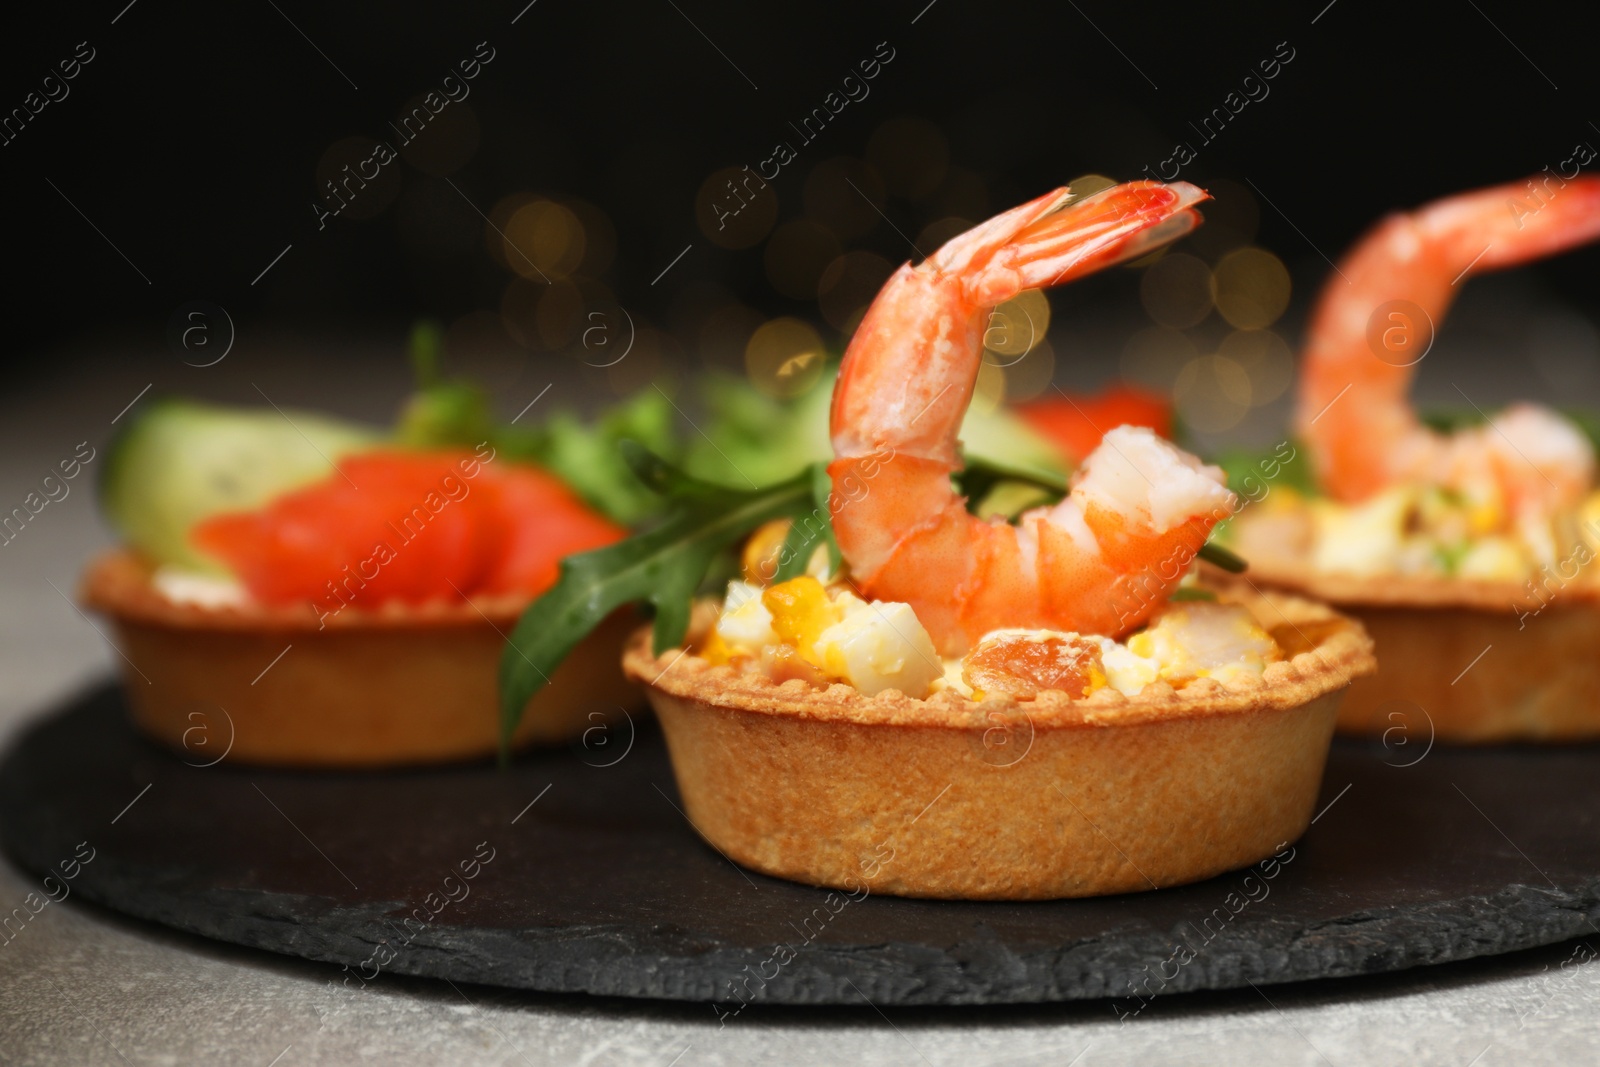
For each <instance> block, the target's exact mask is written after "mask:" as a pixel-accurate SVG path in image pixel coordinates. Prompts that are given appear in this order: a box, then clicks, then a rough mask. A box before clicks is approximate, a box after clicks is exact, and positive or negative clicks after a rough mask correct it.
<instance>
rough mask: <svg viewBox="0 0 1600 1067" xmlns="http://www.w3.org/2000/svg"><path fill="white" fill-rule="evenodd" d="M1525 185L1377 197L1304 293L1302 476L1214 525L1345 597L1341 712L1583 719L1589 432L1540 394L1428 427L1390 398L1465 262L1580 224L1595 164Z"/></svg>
mask: <svg viewBox="0 0 1600 1067" xmlns="http://www.w3.org/2000/svg"><path fill="white" fill-rule="evenodd" d="M1533 187H1534V186H1533V183H1528V184H1527V185H1524V184H1521V183H1517V184H1510V185H1504V186H1498V187H1493V188H1488V189H1481V190H1478V191H1475V192H1470V193H1462V194H1458V195H1455V196H1450V197H1446V198H1444V199H1442V200H1438V201H1435V202H1434V203H1432V204H1428V205H1426V206H1424V207H1422V208H1419V209H1417V210H1415V211H1412V212H1406V213H1397V214H1394V215H1391V216H1389V217H1388V218H1386V219H1384V220H1383V221H1382V222H1380V223H1379V224H1378V225H1377V226H1376V227H1374V228H1373V229H1372V231H1371V232H1369V233H1368V234H1367V235H1366V236H1365V237H1363V238H1362V239H1361V240H1360V241H1359V242H1358V243H1357V244H1356V246H1355V248H1354V249H1352V250H1351V251H1350V252H1349V253H1348V254H1347V255H1346V256H1345V258H1344V259H1343V260H1342V261H1341V262H1340V264H1339V268H1338V271H1337V272H1336V274H1335V275H1334V276H1333V277H1332V278H1330V279H1329V280H1328V282H1327V283H1326V285H1325V286H1324V288H1323V291H1322V295H1321V297H1320V298H1319V300H1318V303H1317V305H1316V308H1315V310H1314V312H1313V314H1312V318H1311V324H1310V330H1309V333H1308V336H1307V340H1306V345H1305V354H1304V357H1303V362H1302V368H1301V381H1300V388H1299V395H1298V400H1297V403H1296V410H1295V428H1296V431H1297V433H1298V434H1299V436H1300V437H1301V439H1302V440H1303V441H1304V443H1305V444H1306V445H1307V446H1308V449H1309V451H1310V454H1311V459H1312V462H1313V466H1314V470H1315V475H1316V482H1317V487H1318V489H1319V490H1320V492H1321V494H1323V495H1320V496H1313V497H1309V498H1308V497H1306V496H1303V495H1300V494H1297V493H1295V492H1293V491H1292V490H1286V489H1275V490H1274V491H1273V492H1272V493H1271V494H1270V495H1269V496H1268V497H1267V498H1266V499H1264V500H1263V501H1262V502H1261V504H1259V505H1257V506H1254V507H1252V508H1250V509H1247V510H1246V512H1245V513H1243V514H1241V516H1240V517H1239V521H1238V522H1237V523H1236V524H1235V528H1234V530H1233V531H1232V533H1231V537H1232V541H1233V544H1234V545H1235V546H1236V547H1238V548H1239V549H1240V550H1241V551H1242V552H1243V553H1244V554H1245V555H1247V556H1248V557H1249V558H1250V560H1251V564H1252V567H1253V571H1254V573H1255V575H1256V576H1257V579H1258V580H1260V581H1269V582H1271V583H1274V584H1276V585H1279V586H1281V587H1285V588H1290V589H1294V590H1297V591H1303V592H1307V593H1310V594H1312V595H1315V596H1318V597H1320V598H1323V599H1326V600H1329V601H1332V602H1333V603H1335V604H1338V605H1342V606H1346V607H1349V608H1350V609H1352V610H1353V611H1356V612H1357V614H1358V615H1359V617H1360V618H1361V619H1362V620H1363V622H1364V623H1365V624H1366V625H1367V627H1368V628H1369V629H1370V630H1371V631H1372V632H1373V635H1374V637H1375V638H1376V639H1377V641H1378V646H1379V649H1380V651H1381V652H1382V653H1383V667H1382V669H1381V670H1380V672H1379V673H1378V674H1377V675H1376V676H1375V677H1374V678H1372V679H1369V680H1367V681H1365V682H1361V683H1358V684H1357V685H1356V686H1355V687H1354V688H1353V690H1352V691H1351V693H1350V695H1349V697H1348V699H1347V700H1346V701H1345V703H1344V706H1343V708H1342V710H1341V717H1340V727H1341V729H1344V730H1349V731H1352V732H1362V733H1368V732H1370V733H1382V732H1384V731H1387V730H1392V729H1393V728H1394V727H1396V725H1397V723H1400V720H1405V721H1404V723H1402V724H1401V725H1404V726H1405V727H1406V728H1408V729H1414V730H1416V731H1419V732H1427V731H1434V732H1436V733H1437V735H1438V736H1440V737H1442V738H1445V739H1450V740H1458V741H1492V740H1503V739H1513V738H1522V739H1563V738H1578V737H1592V736H1597V735H1600V710H1596V708H1595V707H1594V694H1595V693H1596V692H1600V665H1597V663H1596V661H1595V660H1594V658H1593V656H1592V654H1591V653H1590V646H1591V645H1592V640H1593V638H1592V635H1593V634H1594V633H1595V632H1596V630H1597V628H1600V571H1597V570H1596V569H1595V568H1594V567H1592V566H1591V564H1592V562H1593V560H1594V555H1595V552H1596V550H1597V549H1600V494H1597V493H1596V485H1595V472H1596V465H1595V448H1594V445H1593V443H1592V442H1591V440H1590V439H1589V437H1588V436H1587V435H1586V434H1585V433H1584V431H1583V430H1582V429H1581V428H1580V427H1579V426H1578V425H1577V424H1576V423H1574V422H1573V421H1572V420H1571V419H1570V418H1568V417H1567V416H1565V415H1562V414H1561V413H1559V412H1557V411H1554V410H1552V409H1550V408H1548V407H1545V406H1543V405H1539V404H1533V403H1528V402H1517V403H1514V404H1511V405H1510V406H1508V407H1506V408H1504V409H1503V410H1500V411H1498V412H1496V413H1494V414H1488V415H1487V416H1486V418H1485V419H1484V421H1483V422H1482V423H1481V424H1471V425H1465V426H1460V427H1457V428H1456V429H1454V430H1451V431H1442V430H1437V429H1434V428H1432V427H1430V426H1429V425H1427V424H1426V423H1425V422H1424V421H1423V420H1422V419H1421V418H1420V417H1419V416H1418V414H1417V413H1416V411H1415V410H1414V409H1413V407H1412V405H1411V403H1410V401H1409V399H1408V393H1409V390H1410V386H1411V382H1412V378H1413V376H1414V374H1415V371H1416V367H1417V364H1418V363H1419V362H1420V361H1421V359H1422V358H1423V357H1424V356H1426V355H1427V351H1428V348H1429V346H1430V345H1431V343H1432V338H1433V334H1434V331H1435V330H1436V329H1437V328H1438V327H1439V326H1440V325H1441V324H1442V322H1443V319H1444V316H1445V314H1446V313H1447V312H1448V311H1449V309H1450V306H1451V305H1452V303H1454V301H1455V299H1456V297H1457V296H1458V294H1459V293H1460V291H1461V290H1462V288H1463V287H1464V286H1465V285H1466V284H1467V280H1468V278H1470V277H1471V276H1472V275H1474V274H1479V273H1483V272H1486V271H1491V270H1500V269H1505V268H1508V267H1513V266H1517V265H1520V264H1523V263H1527V262H1529V261H1532V260H1536V259H1540V258H1543V257H1546V256H1551V255H1555V254H1557V253H1560V252H1564V251H1568V250H1570V249H1573V248H1576V247H1578V246H1580V245H1583V244H1586V243H1588V242H1590V241H1593V240H1595V239H1596V238H1597V237H1600V178H1589V177H1580V178H1576V179H1574V180H1571V181H1569V182H1566V183H1564V184H1562V185H1561V186H1560V187H1559V188H1554V189H1549V188H1546V189H1545V192H1544V196H1543V197H1542V198H1541V199H1539V200H1530V193H1529V190H1530V188H1533ZM1480 400H1481V401H1482V403H1483V404H1484V407H1488V408H1492V407H1493V406H1494V405H1491V404H1489V403H1488V401H1487V399H1486V398H1475V397H1467V396H1466V395H1465V394H1463V401H1464V403H1465V404H1467V405H1470V406H1471V407H1472V408H1474V409H1476V413H1477V414H1479V415H1484V414H1485V411H1484V408H1483V407H1479V403H1480ZM1479 657H1481V659H1480V658H1479ZM1469 666H1470V670H1469V669H1468V668H1469Z"/></svg>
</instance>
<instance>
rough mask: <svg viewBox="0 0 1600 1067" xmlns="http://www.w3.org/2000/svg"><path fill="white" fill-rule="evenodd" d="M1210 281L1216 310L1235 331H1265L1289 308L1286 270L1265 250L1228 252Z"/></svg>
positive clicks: (1246, 249) (1280, 261) (1219, 262)
mask: <svg viewBox="0 0 1600 1067" xmlns="http://www.w3.org/2000/svg"><path fill="white" fill-rule="evenodd" d="M1211 281H1212V295H1213V299H1214V300H1215V301H1216V304H1217V310H1218V311H1219V312H1221V314H1222V317H1223V318H1224V319H1226V320H1227V321H1228V325H1229V326H1232V327H1234V328H1235V329H1239V330H1262V329H1266V328H1267V327H1268V326H1271V325H1272V324H1273V323H1274V322H1277V321H1278V317H1279V316H1281V315H1282V314H1283V312H1284V309H1286V308H1287V307H1288V306H1289V270H1288V268H1287V267H1285V266H1284V265H1283V261H1282V260H1280V259H1279V258H1278V257H1277V256H1275V255H1273V254H1272V253H1271V252H1268V251H1267V250H1266V249H1264V248H1253V247H1252V248H1240V249H1237V250H1235V251H1232V252H1229V253H1228V254H1227V255H1225V256H1223V257H1222V259H1221V260H1219V261H1218V262H1217V269H1216V271H1215V273H1214V274H1213V275H1212V279H1211Z"/></svg>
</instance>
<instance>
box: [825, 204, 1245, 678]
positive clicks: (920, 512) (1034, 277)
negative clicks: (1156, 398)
mask: <svg viewBox="0 0 1600 1067" xmlns="http://www.w3.org/2000/svg"><path fill="white" fill-rule="evenodd" d="M1204 198H1205V193H1204V192H1202V191H1201V190H1199V189H1197V188H1195V187H1194V186H1192V185H1188V184H1184V183H1179V184H1175V185H1162V184H1160V183H1157V182H1133V183H1129V184H1127V185H1120V186H1116V187H1114V188H1111V189H1107V190H1104V191H1103V192H1100V193H1097V194H1095V195H1093V196H1089V197H1087V198H1084V199H1082V200H1080V201H1078V202H1076V203H1069V201H1070V199H1071V194H1070V191H1069V190H1067V189H1058V190H1056V191H1055V192H1052V193H1050V194H1047V195H1046V196H1042V197H1040V198H1039V199H1037V200H1034V201H1031V202H1029V203H1027V204H1023V205H1021V206H1020V207H1017V208H1013V209H1012V210H1010V211H1008V212H1005V213H1004V214H1002V215H998V216H996V217H995V218H993V219H990V220H989V221H988V222H985V223H982V224H980V225H978V226H977V227H975V228H973V229H971V230H969V231H967V232H966V233H964V234H961V235H959V236H957V237H955V238H953V239H951V240H950V241H949V242H948V243H946V244H945V245H944V246H943V247H942V248H940V249H939V250H938V251H937V252H935V253H934V254H933V255H932V256H931V257H930V258H929V259H928V260H927V261H925V262H924V263H922V264H920V265H918V266H915V267H913V266H911V265H910V264H906V265H905V266H902V267H901V268H900V269H899V270H898V271H897V272H895V274H894V275H893V276H892V277H891V278H890V279H889V281H888V282H887V283H886V284H885V285H884V287H883V290H882V291H881V292H880V293H879V294H878V296H877V298H876V299H875V300H874V302H873V304H872V306H871V307H870V308H868V310H867V313H866V316H865V317H864V318H863V319H862V322H861V325H860V327H859V328H858V329H857V330H856V333H855V336H854V337H853V338H852V339H851V342H850V346H849V348H848V349H847V350H846V352H845V357H844V363H843V365H842V366H841V368H840V372H839V378H838V381H837V383H836V384H835V387H834V394H833V409H832V418H831V435H832V440H833V450H834V456H835V459H834V462H833V463H832V464H831V465H830V466H829V468H828V472H829V474H830V476H831V477H832V479H833V488H834V507H833V512H834V516H833V521H834V529H835V534H836V536H837V538H838V542H839V548H840V551H841V553H842V554H843V556H844V558H845V560H846V561H847V562H848V563H849V564H850V572H851V574H852V576H853V578H854V580H855V581H856V582H857V584H858V585H859V586H860V587H861V590H862V592H863V593H865V594H866V595H868V596H870V597H874V598H876V599H880V600H893V601H902V602H905V603H909V604H910V605H911V606H912V607H913V608H914V609H915V611H916V613H917V617H918V618H919V619H920V620H921V621H922V624H923V625H924V626H925V627H926V628H927V630H928V632H929V634H930V635H932V637H933V640H934V643H935V644H936V645H937V646H938V647H939V649H940V651H941V653H943V654H945V655H959V654H961V653H963V652H965V651H966V650H968V649H969V648H971V647H972V646H973V645H974V644H976V642H977V640H978V639H979V638H980V637H982V636H983V635H984V634H986V633H988V632H990V631H991V630H996V629H1001V628H1004V627H1034V628H1043V629H1055V630H1068V631H1079V632H1083V633H1093V634H1104V635H1107V636H1116V635H1119V634H1122V633H1124V632H1126V631H1127V630H1130V629H1132V628H1133V627H1135V626H1137V625H1138V624H1139V623H1140V622H1142V621H1144V620H1145V619H1146V618H1147V617H1148V616H1149V615H1150V614H1151V613H1152V612H1154V611H1155V610H1156V609H1157V608H1158V607H1160V606H1161V604H1163V603H1164V602H1165V600H1166V598H1167V595H1168V594H1169V593H1170V591H1171V589H1172V588H1173V587H1174V586H1175V585H1176V584H1177V582H1178V580H1179V579H1180V578H1181V577H1182V576H1183V574H1184V573H1185V571H1186V570H1187V567H1188V564H1189V562H1190V561H1191V560H1192V559H1193V558H1194V555H1195V553H1196V552H1197V551H1198V550H1199V548H1200V546H1201V545H1202V544H1204V542H1205V539H1206V537H1207V535H1208V534H1209V532H1210V530H1211V527H1212V526H1214V525H1215V524H1216V522H1217V521H1218V520H1219V519H1221V518H1223V517H1225V516H1227V515H1228V514H1230V513H1231V507H1232V502H1233V496H1232V494H1231V493H1229V492H1228V490H1227V489H1226V488H1225V487H1224V485H1223V475H1222V472H1221V471H1220V470H1219V469H1217V468H1215V467H1204V466H1202V465H1201V464H1200V462H1199V461H1198V460H1196V459H1194V458H1193V457H1192V456H1188V455H1186V454H1185V453H1183V452H1181V451H1179V450H1178V449H1177V448H1175V447H1173V446H1172V445H1170V444H1167V443H1166V442H1164V441H1162V440H1160V439H1159V438H1158V437H1156V436H1155V434H1153V433H1151V432H1150V431H1149V430H1146V429H1138V428H1133V427H1120V428H1118V429H1114V430H1112V431H1111V432H1110V433H1108V434H1107V435H1106V436H1105V440H1104V442H1103V443H1102V444H1101V446H1100V447H1099V448H1097V449H1096V450H1095V451H1094V452H1093V453H1091V454H1090V455H1089V457H1088V458H1087V459H1086V460H1085V461H1084V464H1083V466H1082V467H1081V468H1080V469H1079V471H1078V473H1077V475H1076V476H1075V478H1074V480H1073V484H1072V488H1071V492H1070V493H1069V494H1068V496H1067V497H1066V498H1065V499H1064V500H1062V501H1061V502H1060V503H1058V504H1056V505H1054V506H1051V507H1043V508H1037V509H1034V510H1033V511H1030V512H1028V513H1026V514H1025V515H1023V516H1022V517H1021V519H1020V520H1019V521H1018V522H1017V524H1016V525H1011V524H1009V523H1006V522H1004V521H1000V520H984V519H980V518H978V517H976V516H974V515H972V514H971V513H969V512H968V511H967V508H966V503H965V501H964V500H963V499H962V498H961V497H960V496H959V495H958V494H957V493H956V492H955V491H954V489H953V488H952V486H951V481H950V475H951V473H952V472H953V471H956V470H958V469H959V468H960V466H961V458H960V441H959V439H958V436H957V435H958V431H959V429H960V425H961V418H962V415H963V414H964V413H965V411H966V409H967V405H968V403H969V402H970V400H971V399H972V391H973V387H974V385H975V383H976V381H977V375H978V370H979V367H980V365H981V362H982V357H983V333H984V329H985V327H986V325H987V323H988V318H989V313H990V312H991V311H992V309H993V308H994V307H995V306H997V305H999V304H1001V303H1003V302H1004V301H1006V300H1008V299H1010V298H1011V297H1013V296H1015V295H1017V294H1018V293H1019V292H1021V291H1023V290H1024V289H1030V288H1038V287H1042V286H1048V285H1056V284H1059V283H1062V282H1065V281H1069V280H1071V279H1073V278H1077V277H1080V276H1082V275H1085V274H1089V273H1092V272H1093V271H1096V270H1099V269H1101V268H1103V267H1107V266H1110V265H1112V264H1114V263H1118V262H1121V261H1122V260H1125V259H1129V258H1133V257H1137V256H1139V255H1142V254H1144V253H1146V252H1149V251H1151V250H1152V249H1154V248H1158V247H1160V246H1161V245H1163V244H1165V243H1167V242H1168V241H1171V240H1173V239H1175V238H1177V237H1180V236H1182V235H1183V234H1185V233H1187V232H1188V231H1189V230H1191V229H1193V228H1194V226H1195V225H1196V224H1197V223H1198V222H1199V215H1198V213H1197V212H1196V211H1195V210H1194V208H1193V205H1194V204H1196V203H1198V202H1199V201H1200V200H1203V199H1204Z"/></svg>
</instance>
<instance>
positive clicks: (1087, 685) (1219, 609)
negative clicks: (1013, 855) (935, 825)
mask: <svg viewBox="0 0 1600 1067" xmlns="http://www.w3.org/2000/svg"><path fill="white" fill-rule="evenodd" d="M700 652H701V655H702V656H704V657H705V658H707V659H710V660H711V661H713V662H716V663H732V664H736V665H744V666H751V667H755V668H757V669H761V670H763V671H765V672H766V673H767V675H768V676H769V677H771V678H772V679H773V680H774V681H780V682H781V681H787V680H789V679H792V678H799V679H802V680H804V681H807V682H809V683H811V684H815V685H824V684H829V683H832V682H844V683H846V684H848V685H852V686H854V687H855V688H857V689H859V690H861V692H863V693H866V694H868V695H872V694H875V693H880V692H883V691H884V690H887V689H895V690H898V691H900V692H902V693H904V694H906V695H907V696H910V697H916V698H923V697H927V696H930V695H932V694H933V693H937V692H940V691H950V692H954V693H958V694H960V695H962V696H964V697H968V698H972V699H984V698H985V697H987V696H991V695H1009V696H1012V697H1015V698H1016V699H1023V700H1026V699H1032V698H1034V697H1035V696H1037V695H1038V694H1039V693H1040V692H1044V691H1050V690H1058V691H1063V692H1066V693H1068V694H1069V695H1070V696H1073V697H1080V696H1087V695H1090V694H1092V693H1094V692H1097V691H1099V690H1100V689H1105V688H1111V689H1115V690H1116V691H1117V692H1119V693H1122V694H1123V695H1125V696H1138V695H1139V694H1140V693H1142V692H1143V691H1144V689H1145V687H1146V686H1149V685H1152V684H1155V683H1166V684H1167V685H1170V686H1171V687H1172V688H1174V689H1182V688H1183V687H1185V686H1186V685H1188V684H1190V683H1192V682H1194V681H1196V680H1197V679H1200V678H1212V679H1215V680H1217V681H1219V682H1221V683H1222V684H1224V685H1227V684H1232V683H1235V682H1237V681H1239V680H1241V679H1243V678H1245V677H1247V676H1254V677H1256V678H1259V677H1260V676H1261V674H1262V673H1263V672H1264V671H1265V670H1266V667H1267V665H1268V664H1269V663H1272V662H1274V661H1276V660H1279V659H1281V658H1282V657H1283V654H1282V651H1281V650H1280V649H1279V647H1278V645H1277V643H1276V641H1274V640H1273V638H1272V636H1271V635H1270V634H1268V633H1267V632H1266V630H1265V629H1263V628H1262V626H1261V624H1260V623H1259V622H1258V621H1257V620H1256V618H1255V617H1254V616H1253V615H1251V614H1250V612H1249V611H1248V610H1246V609H1245V608H1243V607H1241V606H1239V605H1236V604H1223V603H1216V602H1208V601H1201V600H1197V601H1182V602H1176V603H1172V604H1169V605H1168V606H1167V607H1166V608H1165V609H1164V610H1163V611H1162V612H1161V613H1160V614H1158V615H1157V616H1155V617H1154V618H1153V619H1152V620H1151V621H1150V623H1149V624H1147V625H1146V626H1145V627H1144V628H1143V629H1142V630H1140V631H1139V632H1137V633H1135V634H1133V635H1131V636H1129V637H1128V638H1127V639H1126V640H1125V641H1116V640H1113V639H1111V638H1109V637H1106V636H1103V635H1097V634H1078V633H1070V632H1062V631H1053V630H1029V629H1004V630H995V631H993V632H991V633H989V634H986V635H984V637H983V638H982V639H981V640H980V641H979V642H978V643H977V645H976V646H975V647H974V648H973V649H972V651H970V652H969V653H967V655H966V656H963V657H959V658H952V659H943V658H941V657H940V656H939V654H938V652H937V651H936V650H935V648H934V644H933V641H932V639H931V638H930V637H929V635H928V632H927V630H926V629H925V628H924V627H923V625H922V623H921V621H920V620H919V619H918V618H917V615H916V612H915V611H913V610H912V608H911V606H910V605H909V604H900V603H887V602H879V601H866V600H863V599H861V598H860V597H859V596H857V595H856V594H855V593H854V592H852V591H851V590H850V589H848V588H846V587H844V586H837V585H835V586H825V585H823V584H822V583H821V582H820V581H818V580H817V579H815V578H813V577H804V578H797V579H794V580H792V581H789V582H783V583H780V584H778V585H776V586H771V587H767V588H763V587H761V586H756V585H752V584H750V583H747V582H742V581H735V582H732V583H730V584H729V586H728V595H727V598H726V600H725V601H724V604H723V609H722V612H721V614H720V615H719V617H718V619H717V621H716V624H715V626H714V627H713V628H712V631H711V633H710V634H709V635H708V636H707V638H706V640H705V641H704V643H703V645H702V647H701V649H700Z"/></svg>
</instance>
